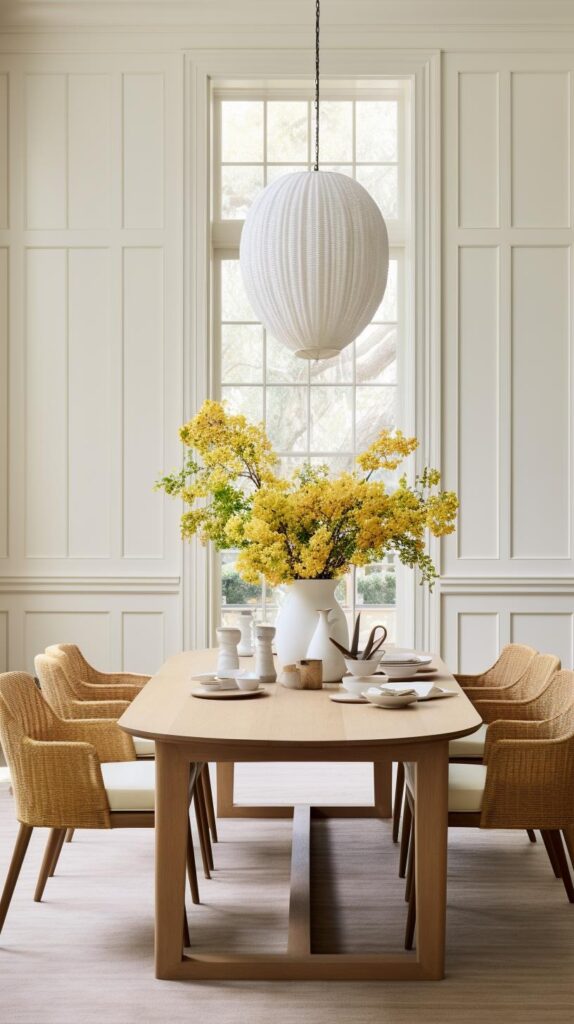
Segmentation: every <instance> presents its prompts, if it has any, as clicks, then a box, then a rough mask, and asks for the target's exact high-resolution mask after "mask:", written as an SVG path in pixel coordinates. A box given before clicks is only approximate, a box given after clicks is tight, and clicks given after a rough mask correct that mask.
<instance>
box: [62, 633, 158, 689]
mask: <svg viewBox="0 0 574 1024" xmlns="http://www.w3.org/2000/svg"><path fill="white" fill-rule="evenodd" d="M46 654H48V655H50V656H52V657H55V658H58V657H59V658H62V660H63V661H64V663H65V665H66V667H67V668H69V670H70V674H71V676H72V677H73V678H74V679H76V680H83V682H84V683H85V684H87V685H88V686H111V687H114V686H124V687H130V688H131V690H132V691H133V692H132V697H126V700H131V699H132V698H133V697H135V695H136V692H137V691H139V690H141V689H142V688H143V687H144V686H145V684H146V683H148V682H149V680H150V677H149V676H146V675H141V674H140V673H135V672H99V671H98V669H97V668H94V667H93V665H90V663H89V662H88V661H86V659H85V658H84V655H83V654H82V652H81V650H80V648H79V647H76V644H52V645H51V646H50V647H46ZM88 699H89V698H88ZM96 699H98V698H96ZM120 699H121V698H120Z"/></svg>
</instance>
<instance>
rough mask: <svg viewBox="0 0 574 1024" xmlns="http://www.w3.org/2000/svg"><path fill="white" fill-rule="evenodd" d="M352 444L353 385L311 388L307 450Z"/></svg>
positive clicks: (337, 448) (330, 449)
mask: <svg viewBox="0 0 574 1024" xmlns="http://www.w3.org/2000/svg"><path fill="white" fill-rule="evenodd" d="M352 448H353V389H352V388H340V387H312V388H311V451H315V452H339V451H345V450H347V451H352Z"/></svg>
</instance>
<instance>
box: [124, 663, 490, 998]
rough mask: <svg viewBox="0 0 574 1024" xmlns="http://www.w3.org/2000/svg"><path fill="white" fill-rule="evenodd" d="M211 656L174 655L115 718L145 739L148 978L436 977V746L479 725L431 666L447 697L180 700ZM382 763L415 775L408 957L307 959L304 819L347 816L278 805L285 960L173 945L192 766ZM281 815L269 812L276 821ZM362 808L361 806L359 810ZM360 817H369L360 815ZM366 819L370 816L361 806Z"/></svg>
mask: <svg viewBox="0 0 574 1024" xmlns="http://www.w3.org/2000/svg"><path fill="white" fill-rule="evenodd" d="M215 662H216V651H189V652H184V653H182V654H178V655H175V656H174V657H172V658H170V659H169V660H168V661H166V662H165V664H164V665H163V666H162V667H161V669H160V670H159V672H157V673H156V675H154V676H153V677H152V678H151V680H150V681H149V682H148V683H147V685H146V686H145V687H144V689H143V690H142V692H141V693H140V694H139V695H138V696H137V697H136V698H135V700H134V701H133V702H132V704H131V705H130V707H129V708H128V709H127V711H125V712H124V714H123V715H122V717H121V718H120V720H119V724H120V726H121V727H122V728H123V729H125V731H126V732H128V733H131V734H132V735H136V736H145V737H149V738H150V739H153V740H154V741H155V744H156V818H155V828H156V861H155V894H156V902H155V969H156V977H157V978H163V979H180V980H181V979H185V978H187V979H195V980H199V979H210V980H230V979H234V980H245V979H254V980H266V981H269V980H283V981H285V980H318V979H322V980H394V979H397V980H403V981H405V980H439V979H441V978H443V977H444V971H445V921H446V866H447V811H448V806H447V805H448V744H449V741H450V740H451V739H454V738H456V737H458V736H466V735H468V734H470V733H472V732H474V731H475V730H476V729H477V728H478V727H479V726H480V725H481V718H480V716H479V715H478V713H477V712H476V711H475V709H474V707H473V706H472V704H471V703H470V701H469V700H468V699H467V697H466V696H465V695H464V693H463V691H462V690H461V688H460V687H459V685H458V683H457V682H456V680H455V679H454V678H453V676H452V675H451V674H450V673H449V671H448V669H447V668H446V666H445V665H444V663H443V662H442V661H441V660H440V658H438V657H436V656H435V658H434V659H433V664H434V666H435V667H436V668H437V669H438V671H437V672H436V674H435V676H434V677H433V679H434V680H435V681H436V682H437V684H438V685H440V686H443V687H444V688H446V689H449V690H452V691H454V692H455V694H456V696H453V697H449V698H443V699H438V700H433V701H428V702H424V703H422V702H421V703H417V704H416V705H414V706H413V705H411V706H410V707H407V708H404V709H400V710H399V709H393V710H385V709H382V708H379V707H375V706H374V705H372V704H356V703H336V702H334V701H332V700H331V699H330V697H331V695H332V694H333V692H334V688H333V687H328V688H327V687H324V688H323V689H321V690H290V689H286V688H285V687H283V686H281V685H280V684H278V683H273V684H268V685H266V686H265V692H264V694H262V695H260V696H251V697H249V698H245V699H232V700H222V699H215V700H213V699H211V700H206V699H202V698H198V697H195V696H193V695H192V691H193V690H194V689H196V688H197V687H198V684H197V683H196V682H194V681H193V677H194V676H195V675H197V674H198V673H200V672H205V671H209V670H213V668H214V667H215ZM393 761H402V762H412V763H413V764H415V765H416V771H415V787H416V792H415V802H416V819H415V830H416V844H415V850H416V853H415V879H416V891H417V941H416V951H415V952H411V951H397V952H396V953H393V954H388V953H380V954H379V953H369V954H365V953H336V952H335V953H314V952H313V949H312V943H311V902H312V900H311V898H312V892H311V874H310V857H311V839H312V829H311V825H312V821H313V820H314V819H315V818H323V817H345V816H348V815H349V813H351V814H356V813H357V808H348V807H332V806H323V807H310V806H308V805H297V806H295V807H294V808H290V809H289V812H288V813H290V814H291V815H292V817H293V831H292V858H291V889H290V902H289V922H288V934H287V942H286V951H285V952H284V953H249V952H247V951H246V952H245V953H224V952H222V953H219V954H216V953H207V952H206V953H201V952H200V951H199V945H200V942H199V940H200V936H197V937H196V936H192V941H193V947H188V948H185V949H184V947H183V945H182V929H181V919H182V913H183V906H184V891H185V869H186V842H187V829H188V813H189V797H190V778H193V777H194V773H192V771H191V766H192V765H196V764H201V763H205V762H208V763H209V762H211V763H217V764H225V765H233V764H235V763H241V762H309V763H312V762H315V763H324V762H334V763H342V762H371V763H372V764H374V765H379V766H383V768H384V770H385V771H386V772H387V775H390V769H391V765H392V762H393ZM283 813H285V809H284V808H282V809H281V814H283ZM359 813H361V809H359ZM364 813H368V810H367V809H365V810H364ZM371 813H372V809H371Z"/></svg>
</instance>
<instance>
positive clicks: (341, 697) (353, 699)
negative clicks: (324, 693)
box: [329, 693, 368, 704]
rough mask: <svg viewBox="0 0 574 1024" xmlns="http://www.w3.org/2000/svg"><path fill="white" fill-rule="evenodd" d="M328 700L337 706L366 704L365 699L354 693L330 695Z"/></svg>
mask: <svg viewBox="0 0 574 1024" xmlns="http://www.w3.org/2000/svg"><path fill="white" fill-rule="evenodd" d="M329 700H334V701H335V702H336V703H337V704H367V703H368V701H367V700H366V699H365V697H361V696H359V695H358V694H355V693H330V694H329Z"/></svg>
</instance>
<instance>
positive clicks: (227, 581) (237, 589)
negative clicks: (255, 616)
mask: <svg viewBox="0 0 574 1024" xmlns="http://www.w3.org/2000/svg"><path fill="white" fill-rule="evenodd" d="M236 558H237V552H236V551H222V552H221V603H222V605H223V606H225V605H245V604H247V605H257V604H260V603H261V598H262V592H261V587H260V586H257V585H256V584H254V583H245V582H244V580H242V579H241V576H240V575H239V573H238V572H237V568H236V565H235V560H236ZM232 618H233V617H230V619H229V620H228V619H226V623H225V624H226V625H227V626H234V625H236V621H232Z"/></svg>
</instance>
